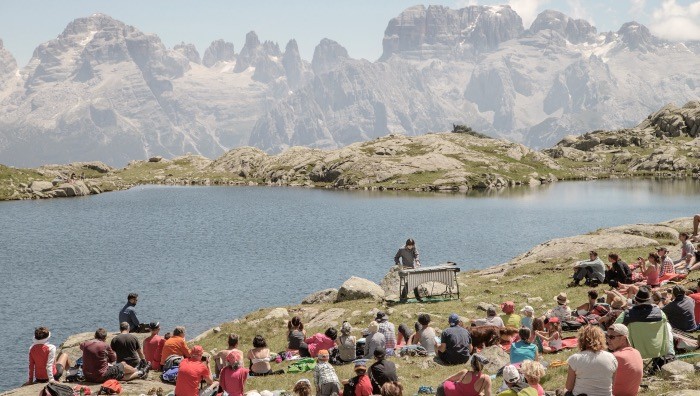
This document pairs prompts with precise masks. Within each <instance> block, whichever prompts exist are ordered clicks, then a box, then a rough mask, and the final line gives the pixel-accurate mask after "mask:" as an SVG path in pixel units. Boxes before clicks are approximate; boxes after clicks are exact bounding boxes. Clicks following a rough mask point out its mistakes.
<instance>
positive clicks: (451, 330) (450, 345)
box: [438, 313, 472, 365]
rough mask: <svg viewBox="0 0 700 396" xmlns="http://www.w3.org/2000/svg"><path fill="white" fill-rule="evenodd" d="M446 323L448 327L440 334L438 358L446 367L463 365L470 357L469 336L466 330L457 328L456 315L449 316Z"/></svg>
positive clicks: (457, 319) (460, 327)
mask: <svg viewBox="0 0 700 396" xmlns="http://www.w3.org/2000/svg"><path fill="white" fill-rule="evenodd" d="M447 321H448V323H449V324H450V327H448V328H447V329H445V330H443V332H442V336H441V337H440V342H441V343H440V346H439V347H438V357H439V358H440V360H442V362H443V363H445V364H448V365H454V364H464V363H466V362H467V361H468V360H469V356H470V355H471V351H472V345H471V342H472V341H471V336H470V335H469V331H467V329H465V328H464V327H462V326H459V315H457V314H456V313H453V314H452V315H450V317H449V318H448V320H447Z"/></svg>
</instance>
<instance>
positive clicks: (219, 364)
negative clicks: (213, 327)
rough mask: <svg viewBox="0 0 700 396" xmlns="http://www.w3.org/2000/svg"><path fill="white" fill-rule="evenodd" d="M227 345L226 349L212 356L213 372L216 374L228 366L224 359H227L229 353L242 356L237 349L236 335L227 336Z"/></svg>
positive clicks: (228, 363)
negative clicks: (236, 353)
mask: <svg viewBox="0 0 700 396" xmlns="http://www.w3.org/2000/svg"><path fill="white" fill-rule="evenodd" d="M227 344H228V348H226V349H224V350H222V351H220V352H219V353H217V354H216V355H214V370H215V372H216V373H217V374H218V373H219V372H221V370H222V369H223V368H224V367H226V366H227V365H229V366H230V362H228V361H227V360H226V359H228V356H229V354H231V352H238V353H239V354H241V356H243V352H241V351H240V350H239V349H238V334H234V333H231V334H229V335H228V342H227ZM246 375H247V374H246Z"/></svg>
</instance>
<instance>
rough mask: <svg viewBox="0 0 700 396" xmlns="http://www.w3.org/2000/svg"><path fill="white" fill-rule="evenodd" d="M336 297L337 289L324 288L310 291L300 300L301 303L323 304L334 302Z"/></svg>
mask: <svg viewBox="0 0 700 396" xmlns="http://www.w3.org/2000/svg"><path fill="white" fill-rule="evenodd" d="M337 297H338V289H324V290H319V291H317V292H314V293H311V294H309V295H308V296H306V297H304V299H303V300H301V303H302V304H307V305H309V304H323V303H329V302H334V301H335V300H336V299H337Z"/></svg>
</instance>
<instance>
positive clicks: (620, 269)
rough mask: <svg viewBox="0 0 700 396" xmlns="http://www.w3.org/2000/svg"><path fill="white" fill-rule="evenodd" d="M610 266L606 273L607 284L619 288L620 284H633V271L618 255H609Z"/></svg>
mask: <svg viewBox="0 0 700 396" xmlns="http://www.w3.org/2000/svg"><path fill="white" fill-rule="evenodd" d="M608 261H609V262H610V266H609V267H608V269H607V270H606V271H605V283H606V284H608V285H610V286H613V287H617V285H619V284H620V283H622V284H626V285H629V284H631V283H632V270H630V266H629V265H627V263H626V262H624V261H623V260H622V259H621V258H620V256H619V255H618V254H617V253H610V254H608Z"/></svg>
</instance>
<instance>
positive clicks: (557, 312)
mask: <svg viewBox="0 0 700 396" xmlns="http://www.w3.org/2000/svg"><path fill="white" fill-rule="evenodd" d="M554 300H555V301H556V302H557V306H556V307H554V308H552V309H551V310H549V312H547V314H546V315H545V317H546V318H553V317H554V318H559V320H560V321H561V322H564V321H567V320H569V319H571V308H569V298H568V296H567V295H566V293H564V292H562V293H559V294H558V295H557V296H556V297H555V298H554Z"/></svg>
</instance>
